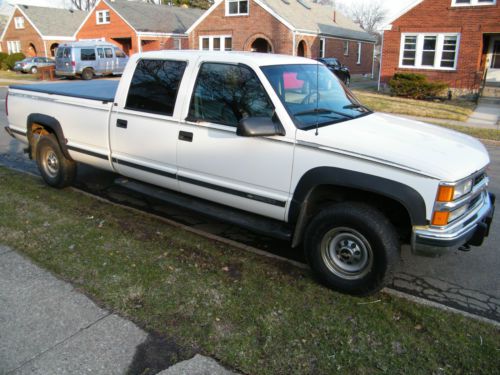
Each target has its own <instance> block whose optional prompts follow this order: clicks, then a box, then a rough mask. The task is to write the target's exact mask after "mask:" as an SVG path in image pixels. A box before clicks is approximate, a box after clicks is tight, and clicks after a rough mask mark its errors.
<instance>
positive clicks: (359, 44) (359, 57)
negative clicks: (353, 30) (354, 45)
mask: <svg viewBox="0 0 500 375" xmlns="http://www.w3.org/2000/svg"><path fill="white" fill-rule="evenodd" d="M357 55H358V60H357V61H356V64H358V65H359V64H361V42H358V54H357Z"/></svg>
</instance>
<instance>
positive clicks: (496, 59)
mask: <svg viewBox="0 0 500 375" xmlns="http://www.w3.org/2000/svg"><path fill="white" fill-rule="evenodd" d="M491 69H500V40H496V41H495V43H494V45H493V56H492V59H491Z"/></svg>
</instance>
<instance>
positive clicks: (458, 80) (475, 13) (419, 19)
mask: <svg viewBox="0 0 500 375" xmlns="http://www.w3.org/2000/svg"><path fill="white" fill-rule="evenodd" d="M451 2H452V1H451V0H424V1H423V2H422V3H421V4H419V5H417V6H416V7H415V8H413V9H411V10H410V11H409V12H407V13H406V14H404V15H403V16H401V17H400V18H398V19H397V20H396V21H394V22H393V23H392V30H391V31H385V32H384V46H383V51H382V68H381V82H382V83H387V82H388V81H389V80H390V78H391V77H392V76H393V75H394V73H396V72H400V71H401V72H415V73H423V74H425V75H427V77H428V78H429V79H430V80H441V81H445V82H448V83H449V84H450V86H451V87H456V88H463V89H472V88H473V87H474V86H477V85H474V83H475V82H477V79H476V78H475V77H476V76H480V75H481V71H482V70H483V69H484V67H481V58H482V55H483V53H482V51H483V34H487V33H492V32H496V33H500V1H497V4H496V5H488V6H467V7H451ZM405 32H421V33H423V32H436V33H441V32H442V33H445V32H456V33H460V45H459V54H458V60H457V68H456V70H454V71H442V70H429V69H411V68H410V69H408V68H399V54H400V43H401V33H405ZM478 83H479V82H477V84H478ZM474 88H477V87H474Z"/></svg>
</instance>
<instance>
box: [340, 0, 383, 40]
mask: <svg viewBox="0 0 500 375" xmlns="http://www.w3.org/2000/svg"><path fill="white" fill-rule="evenodd" d="M341 8H342V9H341V10H343V11H344V12H345V13H346V14H347V15H348V16H349V17H350V18H352V20H353V21H354V22H356V23H357V24H359V26H360V27H361V28H362V29H363V30H365V31H368V32H369V33H371V34H376V33H377V31H378V30H379V28H380V27H381V26H382V23H383V21H384V19H385V17H386V15H387V9H385V8H384V6H383V5H382V3H381V2H380V0H378V1H374V0H363V1H360V2H355V3H350V4H349V5H342V7H341Z"/></svg>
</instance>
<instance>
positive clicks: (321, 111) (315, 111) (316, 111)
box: [293, 108, 354, 119]
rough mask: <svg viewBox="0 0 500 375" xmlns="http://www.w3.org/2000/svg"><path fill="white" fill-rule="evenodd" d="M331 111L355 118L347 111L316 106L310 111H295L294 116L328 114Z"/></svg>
mask: <svg viewBox="0 0 500 375" xmlns="http://www.w3.org/2000/svg"><path fill="white" fill-rule="evenodd" d="M329 113H335V114H336V115H340V116H344V117H347V118H351V119H352V118H354V116H351V115H348V114H347V113H342V112H337V111H334V110H333V109H328V108H314V109H311V110H309V111H303V112H297V113H294V114H293V115H294V116H307V115H327V114H329Z"/></svg>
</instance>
